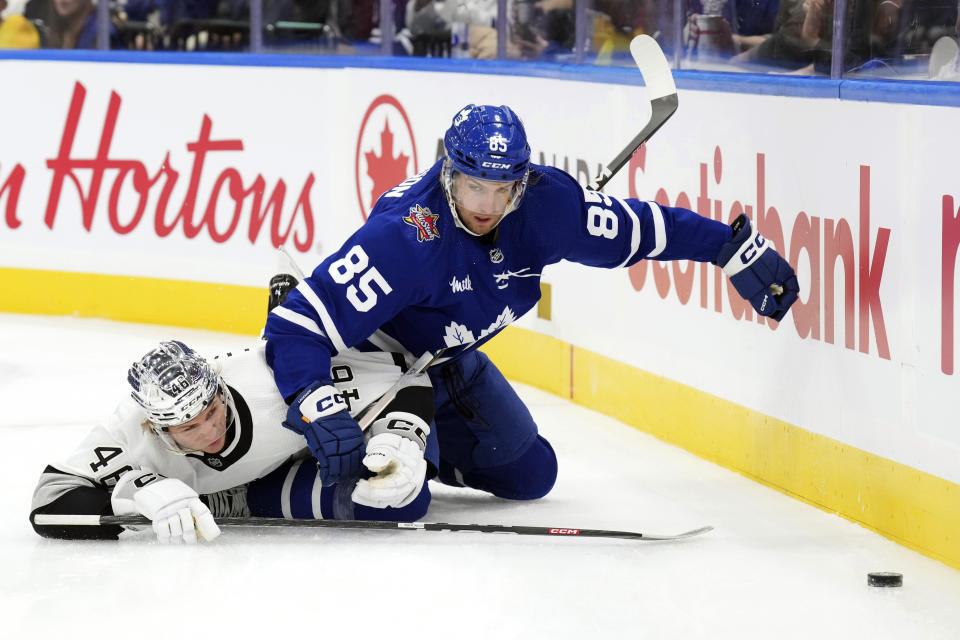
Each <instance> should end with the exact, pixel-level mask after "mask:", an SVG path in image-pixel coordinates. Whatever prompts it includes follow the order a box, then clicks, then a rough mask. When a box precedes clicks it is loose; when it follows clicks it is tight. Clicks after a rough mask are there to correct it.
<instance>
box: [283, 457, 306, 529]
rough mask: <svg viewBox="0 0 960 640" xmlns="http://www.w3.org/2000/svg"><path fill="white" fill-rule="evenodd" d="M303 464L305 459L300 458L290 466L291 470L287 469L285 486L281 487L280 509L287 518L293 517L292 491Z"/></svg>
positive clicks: (284, 480)
mask: <svg viewBox="0 0 960 640" xmlns="http://www.w3.org/2000/svg"><path fill="white" fill-rule="evenodd" d="M302 464H303V460H298V461H297V462H295V463H294V464H293V466H292V467H290V470H289V471H287V477H286V478H284V479H283V487H282V488H281V489H280V510H281V511H282V512H283V517H284V518H285V519H287V520H292V519H293V509H292V508H291V506H290V492H291V491H292V490H293V479H294V478H296V477H297V471H298V470H299V469H300V465H302Z"/></svg>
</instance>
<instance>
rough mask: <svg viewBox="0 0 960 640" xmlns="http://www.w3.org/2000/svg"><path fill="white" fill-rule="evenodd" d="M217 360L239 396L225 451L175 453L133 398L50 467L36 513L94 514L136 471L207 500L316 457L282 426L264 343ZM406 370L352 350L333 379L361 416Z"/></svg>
mask: <svg viewBox="0 0 960 640" xmlns="http://www.w3.org/2000/svg"><path fill="white" fill-rule="evenodd" d="M210 362H211V364H213V365H214V366H215V367H219V368H220V375H221V378H222V379H223V381H224V383H225V384H226V386H227V389H228V392H229V394H230V396H231V397H230V398H229V400H228V403H227V405H228V407H229V409H228V416H227V421H228V425H229V426H228V428H227V433H226V438H227V444H226V446H225V447H224V449H223V450H222V451H221V452H220V453H218V454H206V453H202V452H201V453H195V454H186V455H183V454H177V453H174V452H172V451H170V450H169V449H167V448H166V446H165V445H164V444H163V442H162V441H161V440H160V439H159V438H158V437H156V435H154V433H153V432H152V431H151V430H150V428H149V426H147V425H145V424H144V421H145V416H144V412H143V410H142V409H141V408H140V406H139V405H138V404H137V403H136V402H135V401H134V400H133V399H132V398H129V397H128V398H126V399H125V400H124V401H123V402H121V403H120V405H119V406H118V407H117V409H116V410H115V411H114V413H113V414H112V415H111V416H110V417H109V418H108V419H107V420H106V422H104V423H102V424H99V425H97V426H96V427H94V428H93V430H92V431H91V432H90V433H89V434H88V435H87V436H86V437H85V438H84V439H83V441H82V442H81V443H80V445H79V446H78V447H77V448H76V449H74V451H73V453H71V454H70V455H69V456H68V457H67V458H65V459H63V460H61V461H60V462H57V463H56V464H54V465H51V466H48V467H47V468H46V469H45V470H44V472H43V475H42V476H41V478H40V482H39V484H38V485H37V488H36V490H35V491H34V495H33V504H32V509H31V511H32V512H33V513H38V512H50V510H49V509H47V508H46V507H48V506H49V505H52V504H53V503H55V502H57V503H58V504H57V505H56V508H55V512H58V513H66V512H72V513H89V512H91V506H92V507H94V508H99V506H105V505H108V504H109V491H110V489H111V488H112V487H113V486H114V485H115V484H116V483H117V481H118V480H119V478H120V476H121V475H123V474H124V473H125V472H127V471H130V470H141V469H143V470H148V471H152V472H154V473H157V474H160V475H163V476H166V477H168V478H177V479H179V480H182V481H183V482H185V483H187V484H188V485H189V486H191V487H193V488H194V489H195V490H196V491H197V493H199V494H201V495H202V494H210V493H215V492H218V491H222V490H224V489H229V488H232V487H236V486H239V485H242V484H245V483H248V482H251V481H253V480H256V479H257V478H261V477H263V476H265V475H266V474H268V473H270V472H271V471H273V470H274V469H276V468H277V467H279V466H280V465H282V464H283V463H285V462H287V461H288V460H290V459H292V458H305V457H309V456H310V451H309V449H308V448H307V446H306V441H305V440H304V438H303V436H301V435H300V434H297V433H294V432H293V431H290V430H289V429H286V428H285V427H283V425H282V424H281V423H282V422H283V420H284V419H285V418H286V414H287V405H286V403H285V402H284V400H283V398H282V397H281V395H280V393H279V391H278V390H277V387H276V384H275V383H274V381H273V374H272V372H271V370H270V368H269V367H268V366H267V363H266V358H265V356H264V345H263V343H259V344H257V345H255V346H253V347H251V348H247V349H242V350H240V351H235V352H230V353H227V354H224V355H221V356H217V357H216V358H213V359H211V360H210ZM405 369H406V364H405V363H404V361H403V358H402V357H401V356H399V355H395V354H390V353H383V352H370V353H362V352H358V351H352V350H351V351H345V352H343V353H341V354H339V355H338V356H337V357H336V358H334V360H333V362H332V366H331V376H332V378H333V381H334V385H335V386H336V387H337V389H338V390H339V391H340V394H341V396H342V397H343V399H344V400H345V402H346V403H347V406H348V408H349V411H350V414H351V415H353V416H357V415H358V414H359V413H361V412H362V410H363V409H364V408H365V407H367V406H368V405H369V404H370V403H372V402H373V401H375V400H376V399H377V398H379V397H380V396H381V395H383V393H384V392H385V391H387V389H389V388H390V387H391V386H392V385H393V384H394V383H395V382H396V381H397V379H398V378H399V377H400V375H401V374H402V372H403V371H404V370H405ZM429 384H430V383H429V378H428V377H427V376H426V375H421V376H416V377H415V378H413V379H412V380H411V381H410V386H421V387H428V386H429ZM428 421H429V420H428ZM78 489H82V491H77V493H76V496H77V499H76V500H73V501H72V502H73V504H71V500H70V498H69V496H68V494H71V492H74V491H76V490H78ZM91 490H98V492H99V493H102V494H103V500H102V501H101V500H99V499H96V497H94V499H93V503H92V504H91V500H90V498H91V493H90V491H91ZM84 496H85V498H86V499H84V498H83V497H84ZM98 505H99V506H98ZM101 512H102V511H101ZM107 513H109V511H107ZM35 528H36V525H35ZM38 532H39V533H41V534H43V532H42V531H40V530H39V529H38ZM55 537H61V536H55Z"/></svg>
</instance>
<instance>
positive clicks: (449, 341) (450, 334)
mask: <svg viewBox="0 0 960 640" xmlns="http://www.w3.org/2000/svg"><path fill="white" fill-rule="evenodd" d="M476 341H477V340H476V338H474V337H473V332H472V331H470V329H468V328H467V327H466V326H464V325H462V324H459V323H457V322H451V323H450V324H449V325H447V330H446V332H445V333H444V335H443V343H444V344H445V345H447V346H448V347H458V346H460V345H462V344H470V343H471V342H476Z"/></svg>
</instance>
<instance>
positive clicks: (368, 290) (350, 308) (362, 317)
mask: <svg viewBox="0 0 960 640" xmlns="http://www.w3.org/2000/svg"><path fill="white" fill-rule="evenodd" d="M444 148H445V157H444V158H443V159H442V160H440V161H438V162H437V163H436V164H434V165H433V166H432V167H430V168H429V169H427V170H426V171H424V172H423V173H421V174H419V175H416V176H414V177H412V178H409V179H407V180H405V181H404V182H403V183H401V184H399V185H397V186H396V187H394V188H393V189H391V190H389V191H387V192H386V193H384V194H383V195H382V196H381V197H380V199H379V200H378V201H377V203H376V205H375V206H374V208H373V210H372V211H371V214H370V217H369V219H368V220H367V222H366V224H364V225H363V226H362V227H361V228H360V229H358V230H357V231H356V233H354V234H353V235H352V236H351V237H350V238H349V239H348V240H347V241H346V242H345V243H344V244H343V246H342V247H341V248H340V249H339V250H337V251H335V252H334V253H333V254H331V255H330V256H329V257H327V258H326V259H325V260H324V261H323V262H321V263H320V265H319V266H318V267H317V268H316V269H315V270H314V271H313V274H312V275H311V276H309V277H308V278H306V279H305V281H303V282H301V283H300V284H299V285H298V287H297V289H296V290H294V291H293V292H291V294H290V295H289V296H288V298H287V300H286V302H285V303H284V304H283V305H282V306H280V307H278V308H276V309H274V311H273V312H272V313H271V314H270V316H269V317H268V320H267V325H266V330H265V336H266V338H267V340H268V342H267V359H268V362H269V364H270V365H271V367H272V368H273V372H274V378H275V380H276V383H277V386H278V388H279V389H280V392H281V394H282V395H283V396H284V397H285V398H286V399H287V401H288V402H289V403H290V408H289V411H288V414H287V420H286V423H285V424H286V426H288V427H289V428H292V429H293V430H295V431H297V432H300V433H303V434H304V435H306V436H307V440H308V442H310V443H311V449H312V450H313V453H314V455H315V456H316V457H317V458H318V460H320V461H321V467H322V469H324V470H325V472H324V474H323V475H325V478H324V480H325V481H326V482H347V481H349V479H350V478H355V477H357V476H358V475H360V474H361V473H362V472H365V470H364V469H363V467H362V464H361V460H362V458H363V437H362V435H361V431H360V427H359V426H358V424H357V422H356V421H355V420H354V419H353V418H351V417H350V415H349V414H348V413H347V412H346V411H345V410H344V408H343V407H342V406H340V405H337V404H336V403H331V402H329V401H328V399H329V398H330V397H331V390H332V388H331V379H330V373H329V372H330V358H331V356H332V355H333V354H336V353H338V352H339V351H341V350H344V349H346V348H348V347H353V346H356V347H358V348H359V349H360V350H369V349H380V350H386V351H403V352H406V353H408V354H410V355H409V359H412V358H414V357H417V356H420V355H421V354H423V353H425V352H436V351H438V350H440V349H443V350H444V351H443V353H442V356H441V357H440V358H438V359H437V361H436V366H433V367H432V368H431V369H430V370H429V373H430V378H431V380H432V382H433V387H434V390H435V404H436V414H435V416H434V422H433V424H432V425H431V431H430V436H429V439H428V444H427V447H426V450H425V454H424V455H425V457H426V459H427V461H428V463H429V465H428V475H429V477H434V475H437V476H438V478H439V480H440V481H441V482H444V483H446V484H450V485H456V486H464V485H465V486H469V487H473V488H476V489H480V490H483V491H488V492H490V493H492V494H494V495H496V496H500V497H503V498H511V499H518V500H522V499H535V498H539V497H542V496H544V495H546V494H547V493H548V492H549V491H550V489H551V488H552V487H553V484H554V481H555V479H556V476H557V458H556V455H555V454H554V452H553V449H552V448H551V446H550V444H549V443H548V442H547V440H546V439H544V438H543V437H542V436H540V435H539V434H538V433H537V425H536V424H535V422H534V421H533V418H532V417H531V415H530V412H529V411H528V410H527V408H526V406H525V405H524V404H523V402H522V401H521V400H520V398H519V397H518V396H517V394H516V393H515V392H514V390H513V389H512V388H511V387H510V385H509V384H508V383H507V381H506V380H505V379H504V377H503V375H502V374H501V373H500V371H499V370H498V369H497V368H496V366H494V365H493V363H491V362H490V360H489V359H488V358H487V357H486V356H485V355H484V354H483V353H481V352H480V351H478V350H477V347H479V346H480V345H482V344H483V343H484V342H486V341H487V340H489V339H490V338H492V337H493V336H494V335H496V334H497V333H498V332H499V331H500V330H502V329H503V328H504V327H506V326H507V325H509V324H510V323H511V322H513V321H514V320H516V319H517V318H519V317H520V316H522V315H523V314H525V313H526V312H527V311H529V310H530V309H531V308H532V307H533V306H534V305H535V304H536V302H537V300H538V299H539V297H540V275H541V274H542V272H543V269H544V267H546V266H547V265H549V264H553V263H555V262H559V261H561V260H569V261H573V262H579V263H581V264H585V265H590V266H596V267H603V268H622V267H629V266H630V265H632V264H634V263H636V262H638V261H639V260H643V259H649V260H684V259H686V260H695V261H699V262H712V263H713V264H716V265H718V266H720V267H721V268H723V270H724V271H725V272H726V273H727V274H728V275H729V276H730V277H731V281H732V283H733V285H734V286H735V288H736V289H737V291H738V292H739V293H740V295H742V296H743V297H744V298H745V299H747V300H749V301H750V303H751V305H752V306H753V307H754V309H755V310H756V311H757V313H758V314H760V315H763V316H769V317H772V318H773V319H775V320H780V319H782V318H783V316H784V315H785V314H786V313H787V311H788V310H789V308H790V306H791V305H792V304H793V302H794V301H795V300H796V299H797V294H798V291H799V288H798V284H797V278H796V275H795V273H794V270H793V269H792V268H791V267H790V265H789V264H788V263H787V262H786V261H785V260H784V259H783V258H782V257H781V256H780V255H779V254H777V252H776V251H775V250H774V249H773V247H772V246H771V245H770V244H769V243H768V242H766V241H765V240H764V238H763V237H762V236H760V235H758V234H757V233H756V231H755V230H754V228H753V227H752V225H751V224H750V220H749V218H747V217H746V216H741V217H740V218H738V219H737V220H736V221H735V222H734V224H733V225H732V228H731V226H727V225H725V224H722V223H720V222H717V221H715V220H711V219H709V218H705V217H702V216H700V215H698V214H697V213H695V212H693V211H690V210H688V209H683V208H678V207H661V206H660V205H658V204H657V203H655V202H643V201H640V200H635V199H622V198H616V197H611V196H608V195H606V194H603V193H599V192H594V191H590V190H587V189H584V188H583V187H581V186H580V185H579V184H578V183H577V182H576V181H575V180H574V179H573V178H572V177H571V176H569V175H568V174H567V173H565V172H563V171H561V170H559V169H555V168H552V167H547V166H538V165H534V164H531V163H530V147H529V145H528V144H527V138H526V133H525V131H524V127H523V124H522V123H521V121H520V119H519V117H518V116H517V115H516V114H515V113H514V112H513V111H512V110H511V109H510V108H509V107H506V106H500V107H495V106H475V105H468V106H467V107H465V108H463V109H461V110H460V111H458V112H457V113H456V115H455V116H454V118H453V122H452V125H451V126H450V128H449V129H448V130H447V132H446V135H445V136H444ZM395 464H403V461H402V460H399V459H398V460H396V461H395Z"/></svg>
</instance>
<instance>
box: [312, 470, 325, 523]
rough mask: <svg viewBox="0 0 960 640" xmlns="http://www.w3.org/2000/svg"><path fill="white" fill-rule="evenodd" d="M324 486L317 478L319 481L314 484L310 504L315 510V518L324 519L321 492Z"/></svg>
mask: <svg viewBox="0 0 960 640" xmlns="http://www.w3.org/2000/svg"><path fill="white" fill-rule="evenodd" d="M322 487H323V485H322V484H320V479H319V478H317V481H316V482H314V483H313V491H311V492H310V503H311V505H312V508H313V517H314V518H322V517H323V515H322V514H323V508H322V506H321V502H320V492H321V489H322Z"/></svg>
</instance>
